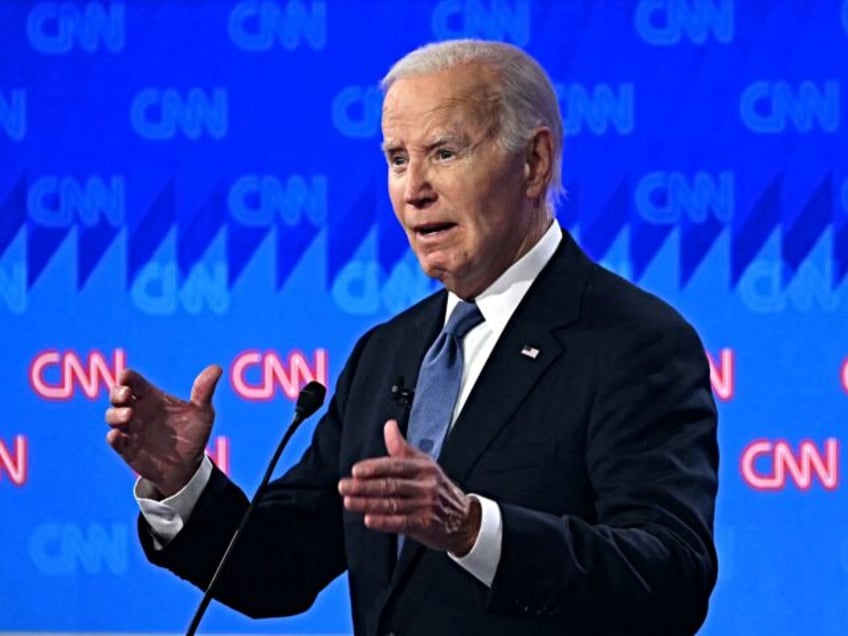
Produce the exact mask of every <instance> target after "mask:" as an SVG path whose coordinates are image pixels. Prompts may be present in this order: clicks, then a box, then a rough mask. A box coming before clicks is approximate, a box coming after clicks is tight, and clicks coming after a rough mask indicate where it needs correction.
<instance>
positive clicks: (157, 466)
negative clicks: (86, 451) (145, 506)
mask: <svg viewBox="0 0 848 636" xmlns="http://www.w3.org/2000/svg"><path fill="white" fill-rule="evenodd" d="M221 374H222V370H221V367H219V366H217V365H210V366H208V367H206V368H205V369H204V370H203V371H201V372H200V374H199V375H198V376H197V378H195V380H194V384H193V385H192V387H191V398H190V399H189V401H188V402H186V401H185V400H181V399H179V398H176V397H174V396H173V395H169V394H168V393H165V392H164V391H162V390H161V389H159V388H157V387H155V386H153V385H152V384H150V383H149V382H148V381H147V380H146V379H145V378H144V377H142V376H141V375H140V374H138V373H136V372H135V371H131V370H129V369H127V370H125V371H124V372H123V373H121V375H120V376H119V377H118V384H117V385H116V386H114V387H112V391H111V392H110V394H109V401H110V402H111V403H112V406H111V407H110V408H108V409H107V410H106V423H107V424H109V426H111V427H112V428H111V430H110V431H109V432H108V433H107V435H106V441H107V442H108V443H109V445H110V446H111V447H112V448H113V449H114V450H115V451H116V452H117V453H118V454H119V455H120V456H121V457H122V458H123V459H124V461H125V462H127V464H129V465H130V467H131V468H132V469H133V470H135V472H137V473H138V474H139V475H141V476H142V477H144V478H145V479H147V480H149V481H150V482H151V483H152V484H153V485H154V486H155V487H156V489H157V490H158V491H159V493H160V494H161V495H162V497H169V496H170V495H173V494H174V493H176V492H177V491H179V490H180V489H181V488H182V487H183V486H185V485H186V484H187V483H188V481H189V480H190V479H191V477H192V475H194V473H195V471H196V470H197V467H198V466H199V465H200V462H201V460H202V459H203V453H204V452H205V449H206V443H207V442H208V441H209V435H210V433H211V432H212V422H213V421H214V420H215V410H214V409H213V408H212V394H213V393H214V392H215V386H216V384H217V383H218V380H219V379H220V377H221Z"/></svg>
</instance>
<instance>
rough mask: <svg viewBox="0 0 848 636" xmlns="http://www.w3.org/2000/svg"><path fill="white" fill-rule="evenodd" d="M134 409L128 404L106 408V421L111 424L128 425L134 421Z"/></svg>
mask: <svg viewBox="0 0 848 636" xmlns="http://www.w3.org/2000/svg"><path fill="white" fill-rule="evenodd" d="M132 415H133V411H132V409H131V408H129V407H127V406H120V407H112V408H108V409H106V423H107V424H108V425H109V426H126V425H127V424H129V423H130V421H132Z"/></svg>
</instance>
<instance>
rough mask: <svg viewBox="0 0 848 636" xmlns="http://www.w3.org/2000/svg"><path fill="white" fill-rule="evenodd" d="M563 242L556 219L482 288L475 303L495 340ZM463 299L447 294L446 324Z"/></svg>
mask: <svg viewBox="0 0 848 636" xmlns="http://www.w3.org/2000/svg"><path fill="white" fill-rule="evenodd" d="M561 240H562V229H561V228H560V226H559V223H558V222H557V220H556V219H554V220H553V222H552V223H551V226H550V227H549V228H548V229H547V231H546V232H545V233H544V234H543V235H542V238H541V239H539V241H538V242H537V243H536V244H535V245H534V246H533V247H532V248H530V250H529V251H528V252H527V253H526V254H525V255H524V256H522V257H521V258H519V259H518V260H517V261H516V262H515V263H513V264H512V265H510V266H509V268H508V269H507V270H506V271H505V272H504V273H503V274H501V275H500V276H499V277H498V278H497V279H496V280H495V282H493V283H492V284H491V285H489V286H488V287H487V288H486V289H484V290H483V291H482V292H481V293H480V294H479V295H478V296H477V297H476V298H475V299H474V301H475V302H476V303H477V306H478V307H479V308H480V313H482V314H483V318H484V319H485V320H486V322H485V323H484V324H486V325H488V326H489V328H490V329H491V330H492V332H493V333H494V334H495V337H496V338H499V337H500V335H501V333H503V330H504V329H505V328H506V323H508V322H509V319H510V318H512V314H513V313H515V310H516V309H517V308H518V305H519V303H520V302H521V300H522V299H523V298H524V295H525V294H526V293H527V290H529V289H530V285H532V284H533V281H534V280H536V277H537V276H538V275H539V273H540V272H541V271H542V269H543V268H544V267H545V265H547V264H548V261H549V260H551V257H552V256H553V255H554V252H556V250H557V247H558V246H559V244H560V241H561ZM460 300H462V299H461V298H460V297H459V296H457V295H456V294H454V293H453V292H448V302H447V308H446V311H445V323H447V319H448V316H450V315H451V312H453V310H454V308H455V307H456V305H457V304H458V303H459V301H460Z"/></svg>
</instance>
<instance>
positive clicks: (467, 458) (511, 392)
mask: <svg viewBox="0 0 848 636" xmlns="http://www.w3.org/2000/svg"><path fill="white" fill-rule="evenodd" d="M590 267H591V262H590V261H589V260H588V258H587V257H586V256H585V255H584V254H583V252H582V251H581V250H580V248H579V247H578V246H577V244H576V243H575V242H574V240H573V239H572V238H571V237H570V236H569V235H568V234H567V233H563V239H562V243H561V244H560V246H559V248H558V249H557V252H556V253H555V254H554V256H553V257H552V258H551V260H550V262H549V263H548V264H547V265H546V266H545V268H544V269H543V270H542V272H541V273H540V274H539V276H538V277H537V279H536V280H535V281H534V283H533V285H532V286H531V288H530V290H529V291H528V292H527V295H526V296H525V297H524V299H523V300H522V302H521V304H520V305H519V306H518V308H517V309H516V311H515V313H514V314H513V316H512V318H511V319H510V321H509V323H508V324H507V327H506V329H505V330H504V333H503V334H502V335H501V337H500V339H499V340H498V343H497V344H496V345H495V348H494V350H493V351H492V354H491V355H490V356H489V359H488V360H487V362H486V365H485V366H484V368H483V371H482V372H481V374H480V377H479V378H478V379H477V382H476V384H475V385H474V388H473V389H472V391H471V394H470V395H469V397H468V401H467V402H466V403H465V405H464V406H463V409H462V411H461V413H460V414H459V417H458V419H457V421H456V423H455V424H454V427H453V430H452V431H451V433H450V435H449V436H448V438H447V439H446V440H445V444H444V447H443V449H442V454H441V456H440V457H439V463H440V464H441V465H442V467H443V468H444V470H445V472H446V473H447V474H448V476H450V477H451V479H453V480H454V481H456V482H457V483H458V484H459V485H460V487H461V486H462V482H463V480H464V479H465V477H466V476H467V474H468V473H469V471H470V470H471V469H472V468H473V467H474V464H475V463H476V461H477V459H478V458H479V457H480V456H481V455H482V454H483V453H484V452H485V451H486V449H487V448H488V447H489V445H490V444H491V442H492V440H494V438H495V436H496V435H497V434H498V432H499V431H500V430H501V429H502V428H503V427H504V426H507V425H508V424H509V423H510V421H511V419H512V416H513V414H514V413H515V411H516V409H517V408H518V407H519V406H520V405H521V403H522V402H523V401H524V400H525V399H526V398H527V396H528V395H529V394H530V392H531V391H532V389H533V387H534V386H535V385H536V383H537V382H538V380H539V378H540V377H541V376H542V375H543V374H544V373H545V371H546V370H547V369H548V368H549V367H550V365H551V364H553V362H554V361H555V360H557V359H558V358H559V357H560V356H562V355H564V354H565V349H564V346H563V344H562V341H561V340H560V338H559V337H558V336H557V333H556V332H557V331H558V330H560V329H562V328H564V327H566V326H567V325H569V324H571V323H573V322H574V321H576V320H577V319H578V317H579V309H580V296H581V294H582V291H583V287H584V286H585V283H586V278H587V276H588V272H589V268H590ZM441 307H442V314H441V315H442V316H443V315H444V305H443V304H442V305H441ZM439 328H441V323H440V322H439V323H438V328H437V329H436V332H435V333H433V334H432V335H431V337H429V338H428V340H427V344H426V346H424V348H423V350H422V351H421V353H420V357H419V358H418V363H419V364H420V360H421V358H423V356H424V353H425V352H426V349H427V347H429V344H430V342H432V340H433V339H435V337H436V335H437V334H438V330H439ZM525 346H527V347H530V348H536V349H538V354H537V355H536V357H535V359H534V358H533V356H532V355H530V356H528V355H524V354H522V350H523V349H524V348H525ZM417 375H418V369H417V367H416V369H415V378H416V379H417ZM422 552H423V548H422V546H420V545H419V544H418V543H416V542H414V541H407V542H406V544H405V545H404V549H403V551H402V552H401V555H400V558H399V560H398V563H397V567H396V568H395V570H394V572H393V573H392V577H391V582H390V584H389V595H390V594H391V593H392V592H393V591H394V590H395V589H396V587H397V586H398V585H399V584H400V582H401V581H402V580H403V577H404V576H405V575H406V573H407V572H408V570H409V569H410V567H411V565H412V564H413V563H414V562H415V561H416V560H417V559H418V558H419V557H420V555H421V553H422Z"/></svg>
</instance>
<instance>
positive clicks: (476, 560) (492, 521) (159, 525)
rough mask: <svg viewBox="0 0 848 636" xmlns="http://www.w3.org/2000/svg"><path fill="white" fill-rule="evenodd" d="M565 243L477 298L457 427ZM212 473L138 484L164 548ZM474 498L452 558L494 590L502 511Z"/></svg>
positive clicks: (551, 236)
mask: <svg viewBox="0 0 848 636" xmlns="http://www.w3.org/2000/svg"><path fill="white" fill-rule="evenodd" d="M561 240H562V230H561V229H560V226H559V224H558V223H557V221H556V220H554V221H553V223H551V226H550V227H549V228H548V230H547V231H546V232H545V234H544V235H543V236H542V238H541V239H540V240H539V242H538V243H536V245H534V246H533V247H532V248H531V249H530V251H529V252H527V253H526V254H525V255H524V256H522V257H521V258H520V259H519V260H518V261H516V262H515V263H514V264H513V265H512V266H510V268H509V269H507V270H506V271H505V272H504V273H503V274H501V276H500V277H499V278H498V279H497V280H496V281H495V282H494V283H492V284H491V285H490V286H489V287H488V288H487V289H486V290H485V291H483V292H482V293H481V294H480V295H479V296H477V298H475V299H474V300H475V302H476V303H477V306H478V307H479V308H480V312H481V313H482V314H483V318H484V319H485V320H484V321H483V322H481V323H480V324H479V325H477V326H476V327H475V328H474V329H472V330H471V331H469V332H468V334H467V335H466V336H465V338H464V339H463V341H462V347H463V369H462V383H461V384H460V388H459V396H458V397H457V400H456V405H455V406H454V411H453V417H452V419H451V426H453V423H454V422H455V421H456V418H457V416H458V415H459V413H460V411H461V410H462V407H463V405H464V404H465V401H466V400H467V399H468V395H469V394H470V393H471V389H472V388H473V387H474V384H475V383H476V382H477V378H478V377H480V372H481V371H482V370H483V367H484V366H485V364H486V361H487V360H488V359H489V355H490V354H491V353H492V350H493V349H494V348H495V344H497V342H498V340H499V339H500V337H501V334H502V333H503V331H504V329H505V328H506V324H507V323H508V322H509V319H510V318H512V315H513V313H515V310H516V308H518V305H519V303H520V302H521V300H522V299H523V298H524V295H525V294H526V293H527V290H529V289H530V285H531V284H532V283H533V281H534V280H536V277H537V276H538V275H539V273H540V272H541V271H542V269H543V268H544V267H545V265H547V263H548V261H549V260H550V259H551V257H552V256H553V255H554V252H556V249H557V247H558V246H559V243H560V241H561ZM458 302H460V298H459V297H458V296H456V295H455V294H453V293H452V292H451V293H449V294H448V301H447V309H446V312H445V318H444V320H445V323H447V319H448V316H450V314H451V312H452V311H453V310H454V308H455V307H456V305H457V303H458ZM211 474H212V462H211V460H210V459H209V458H208V457H204V458H203V462H202V463H201V465H200V468H198V470H197V472H196V473H195V474H194V476H193V477H192V478H191V480H190V481H189V483H188V484H186V486H185V487H184V488H183V489H182V490H180V491H179V492H178V493H176V494H174V495H172V496H170V497H168V498H166V499H163V500H162V501H157V500H155V499H153V498H152V497H153V494H154V489H153V487H152V485H151V484H150V483H149V482H148V481H146V480H145V479H141V478H139V479H138V481H137V482H136V485H135V489H134V494H135V497H136V501H137V502H138V505H139V507H140V508H141V512H142V514H143V515H144V518H145V519H146V520H147V523H148V524H149V525H150V528H151V530H152V531H153V533H154V535H155V536H156V538H157V539H158V541H157V544H158V545H167V544H168V543H169V542H170V541H172V540H173V538H174V537H175V536H177V533H179V531H180V530H182V528H183V526H184V525H185V523H186V521H188V518H189V516H190V515H191V512H192V510H193V509H194V506H195V505H196V504H197V501H198V499H199V498H200V494H201V493H202V492H203V489H204V488H205V487H206V484H207V483H208V482H209V478H210V476H211ZM472 496H474V497H476V498H477V500H478V501H479V502H480V506H481V510H482V515H481V521H480V533H479V534H478V535H477V540H476V541H475V543H474V546H473V547H472V548H471V551H470V552H469V553H468V554H466V555H465V556H464V557H461V558H460V557H457V556H455V555H453V554H450V553H448V554H449V556H450V558H452V559H453V560H454V561H456V562H457V563H458V564H459V565H460V566H462V567H463V568H465V569H466V570H467V571H468V572H470V573H471V574H472V575H474V576H475V577H476V578H477V579H478V580H480V581H481V582H482V583H484V584H485V585H486V586H488V587H491V586H492V581H493V580H494V578H495V572H496V571H497V568H498V563H499V562H500V558H501V543H502V539H503V520H502V517H501V510H500V508H499V507H498V504H497V503H496V502H494V501H492V500H491V499H487V498H485V497H481V496H479V495H472Z"/></svg>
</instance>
